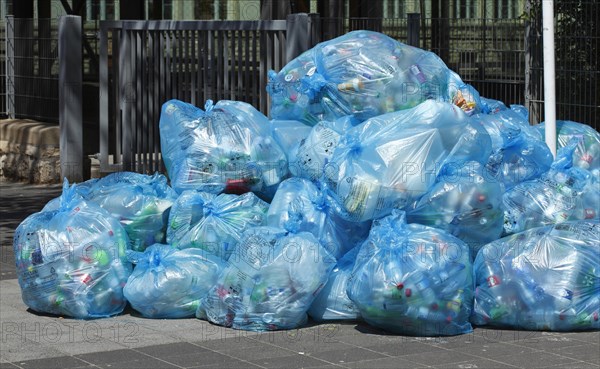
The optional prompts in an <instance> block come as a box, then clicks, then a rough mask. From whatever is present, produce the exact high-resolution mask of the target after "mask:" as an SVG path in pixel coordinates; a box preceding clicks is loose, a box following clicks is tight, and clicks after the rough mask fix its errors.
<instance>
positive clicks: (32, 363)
mask: <svg viewBox="0 0 600 369" xmlns="http://www.w3.org/2000/svg"><path fill="white" fill-rule="evenodd" d="M16 364H17V365H18V366H19V367H21V368H24V369H25V368H35V369H46V368H47V369H50V368H57V369H60V368H65V369H66V368H78V367H82V366H86V365H89V363H87V362H85V361H83V360H79V359H77V358H76V357H73V356H59V357H54V358H45V359H38V360H27V361H20V362H18V363H16Z"/></svg>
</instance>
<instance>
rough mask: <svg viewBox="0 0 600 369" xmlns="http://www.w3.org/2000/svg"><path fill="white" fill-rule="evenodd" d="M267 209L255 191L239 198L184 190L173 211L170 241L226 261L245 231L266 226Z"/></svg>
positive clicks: (168, 235)
mask: <svg viewBox="0 0 600 369" xmlns="http://www.w3.org/2000/svg"><path fill="white" fill-rule="evenodd" d="M268 210H269V204H267V203H266V202H264V201H263V200H261V199H259V198H258V197H257V196H256V195H254V194H253V193H252V192H248V193H245V194H243V195H240V196H238V195H231V194H221V195H214V194H211V193H208V192H199V191H185V192H183V193H182V194H181V196H179V198H178V199H177V201H176V202H175V204H174V205H173V208H172V209H171V213H170V216H169V227H168V228H167V242H168V243H169V244H170V245H171V246H173V247H176V248H179V249H187V248H199V249H202V250H204V251H206V252H208V253H211V254H213V255H217V256H219V257H221V258H223V259H224V260H227V259H229V256H230V255H231V253H232V252H233V248H234V246H235V244H236V243H237V242H238V241H239V240H240V237H241V236H242V233H243V232H244V231H245V230H246V229H248V228H250V227H254V226H260V225H264V224H265V222H266V219H267V211H268Z"/></svg>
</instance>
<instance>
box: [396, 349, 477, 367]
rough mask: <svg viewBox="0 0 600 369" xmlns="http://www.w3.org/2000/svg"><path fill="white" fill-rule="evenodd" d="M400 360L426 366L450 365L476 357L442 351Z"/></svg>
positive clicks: (410, 356) (414, 355)
mask: <svg viewBox="0 0 600 369" xmlns="http://www.w3.org/2000/svg"><path fill="white" fill-rule="evenodd" d="M401 358H402V359H405V360H408V361H412V362H415V363H418V364H422V365H426V366H435V365H442V364H452V363H459V362H463V361H468V360H474V359H476V357H474V356H472V355H469V354H465V353H462V352H456V351H453V350H442V349H439V350H437V351H433V352H423V353H419V354H410V355H404V356H401Z"/></svg>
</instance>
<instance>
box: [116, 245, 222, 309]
mask: <svg viewBox="0 0 600 369" xmlns="http://www.w3.org/2000/svg"><path fill="white" fill-rule="evenodd" d="M127 258H128V259H129V260H130V261H131V262H133V263H134V264H135V265H136V266H135V269H134V270H133V273H132V274H131V276H129V279H128V280H127V284H126V285H125V288H124V290H123V292H124V293H125V297H126V298H127V301H129V303H130V304H131V306H132V307H133V308H134V309H135V310H137V311H138V312H140V313H141V314H142V315H143V316H144V317H146V318H191V317H194V315H195V314H196V310H197V309H198V307H199V306H200V299H201V298H203V297H204V296H206V294H207V293H208V291H209V290H210V289H211V288H212V287H213V286H214V285H215V284H216V283H217V277H218V276H219V273H220V272H221V271H222V270H223V268H224V267H225V261H223V260H222V259H221V258H219V257H217V256H215V255H211V254H207V253H205V252H203V251H202V250H199V249H186V250H177V249H174V248H172V247H171V246H169V245H162V244H154V245H152V246H150V247H148V248H147V249H146V250H145V251H144V252H139V251H129V252H128V253H127Z"/></svg>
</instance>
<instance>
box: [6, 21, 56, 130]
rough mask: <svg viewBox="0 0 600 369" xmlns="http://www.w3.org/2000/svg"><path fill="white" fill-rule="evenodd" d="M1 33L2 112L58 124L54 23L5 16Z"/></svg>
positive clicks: (7, 114)
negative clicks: (2, 46) (2, 45)
mask: <svg viewBox="0 0 600 369" xmlns="http://www.w3.org/2000/svg"><path fill="white" fill-rule="evenodd" d="M3 33H4V36H3V41H4V42H3V44H4V48H3V50H2V55H3V58H2V59H3V65H2V75H3V77H4V80H3V82H4V83H3V85H4V89H3V90H2V91H3V97H4V99H3V105H2V108H3V109H2V112H3V113H4V114H5V115H6V116H9V117H16V118H32V119H40V120H44V121H47V122H58V26H57V20H56V19H19V18H16V19H15V18H13V17H12V16H9V17H7V18H6V20H5V23H4V27H3ZM7 91H8V92H10V93H7Z"/></svg>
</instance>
